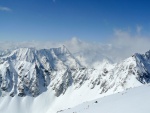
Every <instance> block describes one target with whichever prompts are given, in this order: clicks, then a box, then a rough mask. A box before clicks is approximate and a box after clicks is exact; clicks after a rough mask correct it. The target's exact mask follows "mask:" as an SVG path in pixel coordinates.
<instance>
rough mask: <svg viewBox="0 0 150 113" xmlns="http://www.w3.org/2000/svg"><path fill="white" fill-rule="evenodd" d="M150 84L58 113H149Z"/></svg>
mask: <svg viewBox="0 0 150 113" xmlns="http://www.w3.org/2000/svg"><path fill="white" fill-rule="evenodd" d="M149 90H150V84H148V85H144V86H141V87H136V88H133V89H129V90H125V91H123V92H120V93H117V94H113V95H110V96H107V97H103V98H99V99H96V100H93V101H89V102H84V103H83V104H80V105H78V106H76V107H74V108H71V109H70V108H69V109H66V110H64V111H60V112H57V113H149V112H150V110H149V105H150V98H149V95H150V91H149Z"/></svg>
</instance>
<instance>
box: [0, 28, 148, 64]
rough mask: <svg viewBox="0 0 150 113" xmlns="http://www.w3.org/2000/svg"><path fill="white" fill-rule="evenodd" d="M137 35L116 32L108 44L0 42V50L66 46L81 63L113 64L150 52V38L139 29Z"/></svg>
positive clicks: (74, 41) (80, 41)
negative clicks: (104, 62) (110, 62)
mask: <svg viewBox="0 0 150 113" xmlns="http://www.w3.org/2000/svg"><path fill="white" fill-rule="evenodd" d="M137 29H138V30H137V34H135V35H133V34H132V33H131V32H130V31H123V30H115V31H114V35H113V38H112V39H111V40H110V41H109V42H108V43H107V44H102V43H98V42H96V43H94V42H90V43H89V42H85V41H82V40H80V39H77V38H72V39H71V40H68V41H64V42H38V41H31V42H0V49H1V50H3V49H10V48H16V47H35V48H37V49H41V48H54V47H59V46H61V45H65V46H66V47H67V48H68V49H69V50H70V52H71V53H73V54H74V55H75V56H76V57H77V58H78V59H80V60H81V62H83V63H86V64H87V65H88V64H91V63H94V62H96V61H102V60H103V59H109V60H110V61H112V62H116V61H120V60H123V59H125V58H127V57H130V56H131V55H133V54H134V53H145V52H146V51H148V50H150V44H149V43H150V38H149V37H145V36H142V35H140V34H139V32H141V30H142V29H141V28H138V27H137Z"/></svg>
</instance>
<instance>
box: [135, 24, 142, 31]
mask: <svg viewBox="0 0 150 113" xmlns="http://www.w3.org/2000/svg"><path fill="white" fill-rule="evenodd" d="M136 31H137V33H141V31H142V27H141V26H139V25H137V27H136Z"/></svg>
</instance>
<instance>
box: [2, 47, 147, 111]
mask: <svg viewBox="0 0 150 113" xmlns="http://www.w3.org/2000/svg"><path fill="white" fill-rule="evenodd" d="M149 82H150V51H148V52H146V53H145V54H144V55H141V54H134V55H133V56H131V57H129V58H127V59H125V60H124V61H121V62H119V63H115V64H111V63H110V62H109V61H108V60H104V61H103V62H101V63H98V64H96V65H95V67H94V68H86V67H84V66H82V64H81V63H80V61H79V60H77V58H75V57H74V56H73V55H72V54H71V53H70V52H69V51H68V49H67V48H66V47H65V46H62V47H60V48H52V49H40V50H37V49H35V48H18V49H16V50H12V51H9V52H6V53H5V54H2V55H1V56H0V86H1V87H0V96H1V97H0V112H2V113H10V112H13V113H20V112H22V113H35V112H36V113H41V112H42V113H48V112H51V113H55V112H56V111H59V110H62V109H66V108H68V107H73V106H75V105H78V104H81V103H82V102H85V101H89V100H93V99H96V98H99V97H103V96H106V95H110V94H113V93H117V92H120V91H124V90H126V89H129V88H132V87H137V86H140V85H142V84H147V83H149ZM8 103H9V106H8V107H7V109H4V108H5V106H6V105H7V104H8ZM39 103H40V106H39ZM18 108H19V109H18ZM26 109H28V112H27V111H26ZM41 109H42V110H41Z"/></svg>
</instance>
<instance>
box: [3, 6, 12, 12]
mask: <svg viewBox="0 0 150 113" xmlns="http://www.w3.org/2000/svg"><path fill="white" fill-rule="evenodd" d="M0 11H7V12H10V11H12V10H11V9H10V8H8V7H3V6H0Z"/></svg>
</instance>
